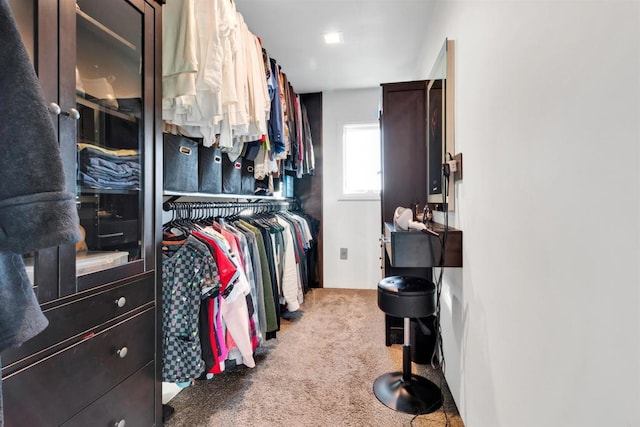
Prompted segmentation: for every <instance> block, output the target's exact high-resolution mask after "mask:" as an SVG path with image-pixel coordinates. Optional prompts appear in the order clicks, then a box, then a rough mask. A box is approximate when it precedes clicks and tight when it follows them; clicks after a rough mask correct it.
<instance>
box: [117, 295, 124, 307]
mask: <svg viewBox="0 0 640 427" xmlns="http://www.w3.org/2000/svg"><path fill="white" fill-rule="evenodd" d="M126 303H127V299H126V298H125V297H120V298H118V299H117V300H116V305H117V306H118V307H120V308H122V307H124V305H125V304H126Z"/></svg>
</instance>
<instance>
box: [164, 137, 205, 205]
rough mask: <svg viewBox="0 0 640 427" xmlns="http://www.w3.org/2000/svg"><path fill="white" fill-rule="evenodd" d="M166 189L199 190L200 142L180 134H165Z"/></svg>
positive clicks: (193, 191)
mask: <svg viewBox="0 0 640 427" xmlns="http://www.w3.org/2000/svg"><path fill="white" fill-rule="evenodd" d="M163 140H164V156H163V157H164V162H163V163H164V189H165V190H168V191H183V192H186V193H195V192H197V191H198V143H197V142H195V141H193V140H191V139H189V138H186V137H184V136H180V135H172V134H170V133H165V134H163Z"/></svg>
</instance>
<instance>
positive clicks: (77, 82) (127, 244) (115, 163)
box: [61, 0, 147, 290]
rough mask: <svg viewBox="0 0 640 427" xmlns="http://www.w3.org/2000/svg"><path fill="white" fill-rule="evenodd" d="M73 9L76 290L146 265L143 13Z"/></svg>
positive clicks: (107, 5)
mask: <svg viewBox="0 0 640 427" xmlns="http://www.w3.org/2000/svg"><path fill="white" fill-rule="evenodd" d="M73 6H74V11H73V12H74V13H73V17H74V19H75V28H76V36H75V67H74V69H73V70H71V69H67V70H65V76H68V75H70V74H71V75H73V83H74V85H73V88H72V89H71V90H70V91H66V92H65V93H67V94H69V93H71V94H73V100H72V103H74V104H75V108H76V110H77V111H78V113H79V118H78V120H77V121H76V123H75V129H73V130H74V131H75V132H74V133H75V138H73V139H72V138H70V139H72V140H73V144H72V150H73V153H70V155H68V156H67V158H68V159H70V160H73V161H72V162H70V163H72V164H73V167H74V169H75V170H74V175H73V178H74V180H73V182H70V183H69V186H70V187H71V188H72V189H73V190H74V191H75V193H76V195H77V201H78V209H79V211H78V213H79V216H80V225H81V227H82V229H83V232H84V235H85V240H84V244H85V246H86V247H85V246H83V247H82V248H80V250H79V251H77V252H76V257H75V258H76V271H75V274H76V276H77V279H78V280H77V288H78V290H82V289H86V288H88V287H91V286H94V285H98V284H101V283H104V282H105V281H108V280H114V279H116V278H119V277H118V275H123V274H124V275H129V274H131V273H134V272H136V273H137V272H141V271H143V269H144V256H145V250H144V247H145V244H146V243H147V242H145V241H144V240H145V239H144V228H143V225H144V215H143V212H144V194H145V191H144V190H145V179H146V177H147V174H145V170H144V169H145V168H144V166H145V164H144V156H145V155H146V152H145V137H146V135H145V129H144V121H145V98H146V94H145V93H144V90H143V88H144V85H143V76H144V62H143V58H144V47H145V43H144V37H143V35H144V31H143V29H144V12H143V10H141V9H138V7H136V6H135V5H134V4H132V3H129V2H127V1H109V2H104V1H101V2H97V1H94V0H77V1H76V2H75V3H74V4H73ZM70 26H71V27H72V26H73V23H71V25H70ZM62 28H65V27H62V24H61V31H62ZM62 81H63V80H62V79H61V87H62ZM71 154H73V158H72V157H71ZM108 270H111V271H108ZM101 273H102V274H101Z"/></svg>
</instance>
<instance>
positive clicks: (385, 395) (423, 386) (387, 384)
mask: <svg viewBox="0 0 640 427" xmlns="http://www.w3.org/2000/svg"><path fill="white" fill-rule="evenodd" d="M373 394H375V395H376V397H377V398H378V400H379V401H380V402H382V403H383V404H384V405H386V406H387V407H389V408H391V409H393V410H395V411H398V412H404V413H407V414H414V415H417V414H429V413H431V412H433V411H435V410H437V409H438V408H439V407H440V406H442V395H441V393H440V389H439V388H438V386H436V385H435V384H434V383H432V382H431V381H429V380H427V379H426V378H423V377H421V376H419V375H415V374H412V375H411V380H410V381H404V380H403V379H402V372H392V373H387V374H384V375H381V376H379V377H378V379H376V380H375V382H374V383H373Z"/></svg>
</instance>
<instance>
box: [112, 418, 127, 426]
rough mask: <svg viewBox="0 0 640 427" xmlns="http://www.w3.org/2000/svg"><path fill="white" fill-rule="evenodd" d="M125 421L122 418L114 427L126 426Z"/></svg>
mask: <svg viewBox="0 0 640 427" xmlns="http://www.w3.org/2000/svg"><path fill="white" fill-rule="evenodd" d="M125 424H126V423H125V422H124V420H120V421H118V422H117V423H115V424H113V427H124V426H125Z"/></svg>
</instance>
